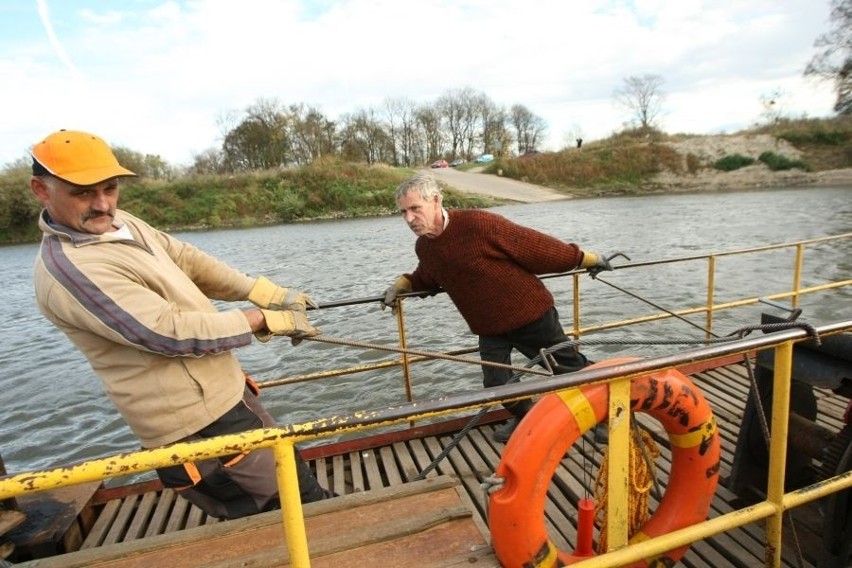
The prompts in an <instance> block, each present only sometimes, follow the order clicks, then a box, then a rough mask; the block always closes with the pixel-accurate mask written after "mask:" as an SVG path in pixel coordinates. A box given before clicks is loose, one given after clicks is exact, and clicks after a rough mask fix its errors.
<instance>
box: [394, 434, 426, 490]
mask: <svg viewBox="0 0 852 568" xmlns="http://www.w3.org/2000/svg"><path fill="white" fill-rule="evenodd" d="M392 447H393V453H394V456H395V457H396V461H397V462H398V463H399V465H400V467H401V468H402V478H403V479H404V480H405V481H409V480H413V479H414V478H415V477H417V475H418V474H419V473H420V469H419V468H418V467H417V464H415V463H414V456H413V455H412V453H411V451H410V449H409V447H408V445H407V444H406V443H405V442H394V444H393V446H392Z"/></svg>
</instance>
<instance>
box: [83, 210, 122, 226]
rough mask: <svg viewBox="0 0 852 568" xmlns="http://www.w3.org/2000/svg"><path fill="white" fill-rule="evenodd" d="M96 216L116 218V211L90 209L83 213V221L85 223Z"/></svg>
mask: <svg viewBox="0 0 852 568" xmlns="http://www.w3.org/2000/svg"><path fill="white" fill-rule="evenodd" d="M95 217H109V218H110V219H114V218H115V211H113V210H110V211H88V212H86V213H85V214H84V215H83V222H84V223H85V222H86V221H88V220H89V219H94V218H95Z"/></svg>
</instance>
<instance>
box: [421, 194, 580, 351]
mask: <svg viewBox="0 0 852 568" xmlns="http://www.w3.org/2000/svg"><path fill="white" fill-rule="evenodd" d="M448 213H449V218H450V222H449V225H447V228H446V229H444V231H443V232H442V233H441V234H440V235H439V236H438V237H436V238H428V237H420V238H418V239H417V243H416V245H415V251H416V252H417V258H418V260H419V261H420V262H419V264H418V266H417V269H416V270H415V271H414V272H413V273H412V274H406V276H407V277H408V278H409V280H411V284H412V287H413V289H414V290H430V289H434V288H437V287H439V286H440V287H441V288H443V289H444V290H445V291H446V292H447V294H449V296H450V298H451V299H452V300H453V303H454V304H455V305H456V308H458V310H459V312H460V313H461V315H462V317H463V318H464V319H465V321H466V322H467V324H468V326H470V330H471V331H472V332H473V333H475V334H477V335H500V334H503V333H507V332H509V331H511V330H513V329H517V328H519V327H521V326H522V325H526V324H528V323H530V322H533V321H535V320H537V319H538V318H540V317H541V316H542V315H544V313H545V312H547V310H549V309H550V308H551V307H553V296H552V295H551V294H550V292H549V291H548V290H547V288H545V286H544V284H543V283H542V282H541V280H539V279H538V278H537V277H536V275H541V274H552V273H556V272H565V271H568V270H572V269H574V268H577V266H579V265H580V262H581V261H582V259H583V252H582V251H581V250H580V248H579V247H578V246H577V245H575V244H573V243H565V242H563V241H560V240H559V239H557V238H555V237H551V236H549V235H545V234H544V233H540V232H538V231H536V230H534V229H530V228H528V227H523V226H521V225H518V224H515V223H513V222H511V221H509V220H508V219H506V218H505V217H502V216H500V215H497V214H495V213H489V212H488V211H480V210H461V209H459V210H451V211H449V212H448Z"/></svg>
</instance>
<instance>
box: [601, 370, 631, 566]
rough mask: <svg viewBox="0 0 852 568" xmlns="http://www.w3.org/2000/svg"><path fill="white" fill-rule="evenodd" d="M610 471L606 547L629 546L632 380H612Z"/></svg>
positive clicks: (610, 392) (610, 401) (610, 390)
mask: <svg viewBox="0 0 852 568" xmlns="http://www.w3.org/2000/svg"><path fill="white" fill-rule="evenodd" d="M608 452H609V453H608V458H607V461H608V462H609V470H608V471H607V473H606V475H607V478H606V479H607V503H606V511H607V514H606V532H607V538H606V547H607V550H608V551H609V550H617V549H619V548H622V547H624V546H626V545H627V539H628V538H629V535H628V524H629V521H628V519H629V518H630V514H629V508H628V501H627V499H628V493H629V491H628V480H629V479H630V379H619V380H617V381H613V382H611V383H609V450H608Z"/></svg>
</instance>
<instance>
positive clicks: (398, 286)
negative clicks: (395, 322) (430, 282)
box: [382, 276, 411, 315]
mask: <svg viewBox="0 0 852 568" xmlns="http://www.w3.org/2000/svg"><path fill="white" fill-rule="evenodd" d="M405 292H411V280H409V279H408V278H406V277H405V276H400V277H399V278H397V279H396V281H395V282H394V283H393V284H391V285H390V286H388V289H387V290H385V297H384V299H383V300H382V309H385V308H391V311H392V313H393V314H394V315H396V311H397V309H398V306H399V304H398V300H397V296H399V295H400V294H404V293H405Z"/></svg>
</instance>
